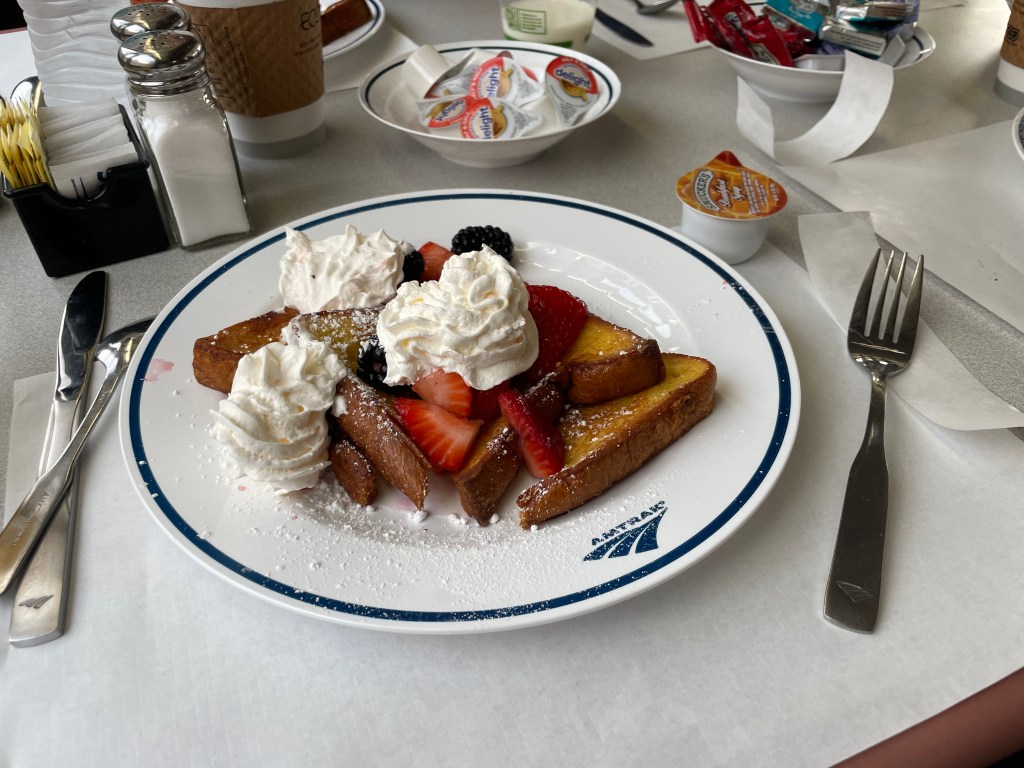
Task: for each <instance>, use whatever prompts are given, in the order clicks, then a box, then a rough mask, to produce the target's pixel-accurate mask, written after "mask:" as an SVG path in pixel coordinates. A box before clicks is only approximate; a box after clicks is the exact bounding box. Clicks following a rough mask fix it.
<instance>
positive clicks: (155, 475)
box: [120, 190, 800, 634]
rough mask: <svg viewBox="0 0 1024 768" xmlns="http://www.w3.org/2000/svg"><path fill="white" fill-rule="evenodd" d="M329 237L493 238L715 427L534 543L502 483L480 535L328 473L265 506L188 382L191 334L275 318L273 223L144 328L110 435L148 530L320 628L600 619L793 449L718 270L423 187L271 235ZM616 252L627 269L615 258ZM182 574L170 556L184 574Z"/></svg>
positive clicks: (741, 504)
mask: <svg viewBox="0 0 1024 768" xmlns="http://www.w3.org/2000/svg"><path fill="white" fill-rule="evenodd" d="M347 224H352V225H354V226H356V227H357V228H358V229H359V230H361V231H364V232H372V231H376V230H378V229H384V230H386V231H387V232H388V233H389V234H390V235H391V236H393V237H395V238H399V239H405V240H408V241H410V242H412V243H414V244H417V245H419V244H422V243H423V242H426V241H430V240H432V241H435V242H445V241H446V240H448V239H450V238H451V236H452V234H454V233H455V232H456V231H458V230H459V229H461V228H462V227H464V226H467V225H471V224H493V225H495V226H499V227H502V228H503V229H505V230H506V231H508V232H509V233H510V234H511V235H512V238H513V240H514V242H515V243H516V254H515V263H516V266H517V267H518V268H519V270H520V272H521V274H522V275H523V278H524V279H525V280H526V281H527V282H532V283H548V284H553V285H558V286H560V287H562V288H564V289H566V290H568V291H570V292H572V293H574V294H575V295H577V296H579V297H580V298H581V299H583V300H584V301H585V302H586V303H587V305H588V307H589V308H590V310H591V311H592V312H594V313H595V314H598V315H600V316H602V317H604V318H606V319H608V320H611V321H612V322H615V323H618V324H619V325H623V326H626V327H628V328H630V329H632V330H633V331H635V332H637V333H640V334H642V335H644V336H649V337H652V338H654V339H657V341H658V342H659V344H660V345H661V348H662V350H663V351H677V352H684V353H687V354H692V355H698V356H701V357H706V358H707V359H709V360H711V361H712V362H713V363H714V364H715V365H716V366H717V369H718V386H717V402H716V405H715V409H714V411H713V412H712V413H711V415H710V416H708V417H707V418H706V419H705V420H703V421H702V422H700V423H699V424H698V425H697V426H696V427H694V428H693V429H692V430H691V431H690V432H688V433H687V434H686V435H684V436H683V437H682V438H681V439H680V440H678V441H677V442H675V443H673V444H672V445H670V446H669V447H668V448H666V449H665V450H664V451H662V452H661V453H660V454H658V455H657V456H655V457H654V458H653V459H651V460H650V461H649V462H648V463H647V464H646V465H644V466H643V467H641V468H640V469H639V470H638V471H637V472H635V473H634V474H633V475H631V476H630V477H628V478H626V479H625V480H623V481H621V482H619V483H618V484H616V485H614V486H613V487H612V488H610V489H609V490H607V491H606V492H605V493H603V494H602V495H600V496H598V497H597V498H595V499H593V500H592V501H590V502H589V503H587V504H585V505H583V506H582V507H580V508H579V509H577V510H574V511H572V512H570V513H568V514H565V515H562V516H561V517H558V518H555V519H553V520H550V521H548V522H546V523H544V524H542V525H540V526H538V527H537V528H536V529H532V530H523V529H521V528H520V526H519V522H518V515H517V512H516V508H515V497H516V495H517V492H518V490H519V489H521V488H524V487H526V485H528V484H529V482H530V478H529V477H528V476H527V475H526V474H525V472H523V473H521V475H520V477H519V478H518V479H517V481H516V484H515V486H514V487H513V488H511V489H510V490H509V492H508V493H507V494H506V496H505V498H504V500H503V501H502V503H501V505H500V507H499V513H498V518H499V519H498V520H497V521H496V522H494V523H493V524H491V525H489V526H484V527H480V526H478V525H477V524H475V523H473V522H470V521H469V520H468V518H466V517H465V516H464V515H463V514H462V512H461V507H460V505H459V502H458V497H457V494H456V492H455V490H454V488H453V487H452V486H451V483H450V482H447V481H446V479H445V478H443V477H436V478H432V483H431V492H430V494H429V496H428V497H427V501H426V504H425V512H426V515H425V516H423V515H422V514H419V513H417V511H416V510H415V509H414V508H413V505H412V504H411V503H410V502H409V501H408V500H407V499H405V497H404V496H402V495H401V494H400V493H398V492H397V491H395V490H394V489H392V488H390V487H384V486H383V484H382V487H381V491H380V495H379V497H378V499H377V501H376V503H375V504H374V505H373V507H372V508H365V507H360V506H358V505H355V504H353V503H352V502H351V501H350V500H349V499H348V497H347V496H346V495H345V494H344V492H343V491H342V490H341V489H340V488H339V487H338V486H337V484H336V483H335V481H334V479H333V477H332V476H331V475H330V472H329V470H328V471H325V474H324V476H323V477H322V478H321V481H320V484H319V485H318V486H317V487H315V488H313V489H310V490H306V491H300V492H297V493H292V494H286V495H274V494H273V493H271V492H270V491H269V490H268V488H267V487H266V486H261V485H260V484H259V483H254V482H249V481H248V480H241V481H238V480H236V481H228V480H226V479H225V478H223V477H222V474H221V465H220V457H219V449H218V446H217V445H216V444H215V442H214V440H213V439H212V438H211V437H210V436H209V428H210V425H211V417H210V412H211V411H213V410H215V409H216V408H217V403H218V401H219V400H220V399H221V398H222V397H223V395H221V394H219V393H217V392H214V391H212V390H208V389H205V388H203V387H201V386H200V385H198V384H197V383H196V382H195V381H194V379H193V376H192V349H193V344H194V342H195V340H196V339H197V338H200V337H203V336H207V335H210V334H212V333H214V332H216V331H217V330H219V329H221V328H224V327H226V326H228V325H231V324H233V323H235V322H238V321H240V320H244V319H246V318H249V317H253V316H256V315H259V314H262V313H264V312H267V311H270V310H273V309H278V308H280V307H281V305H282V300H281V297H280V295H279V294H278V292H277V280H278V274H279V266H278V265H279V260H280V258H281V256H282V255H283V253H284V252H285V245H284V228H281V229H278V230H274V231H272V232H270V233H268V234H266V235H263V236H261V237H259V238H257V239H256V240H253V241H251V242H250V243H248V244H246V245H244V246H242V247H240V248H238V249H236V250H234V251H233V252H231V253H229V254H228V255H227V256H225V257H224V258H223V259H221V260H220V261H219V262H217V263H216V264H214V265H213V266H211V267H210V268H209V269H207V270H206V271H204V272H203V273H202V274H200V275H199V276H198V277H196V278H195V279H194V280H193V281H192V282H190V283H189V284H188V285H187V286H185V288H183V289H182V290H181V291H180V292H179V293H178V295H177V296H175V298H174V299H173V300H172V301H171V302H170V303H169V304H168V305H167V306H166V307H165V308H164V310H163V311H162V312H161V313H160V315H159V316H158V317H157V318H156V320H155V321H154V322H153V325H152V327H151V329H150V331H149V333H148V334H147V336H146V338H145V339H144V341H143V343H142V346H141V348H140V350H139V352H138V353H137V354H136V356H135V359H134V361H133V363H132V367H131V369H130V370H129V373H128V376H127V379H126V382H127V383H126V386H125V389H124V393H123V396H122V400H121V419H120V436H121V441H122V446H123V450H124V454H125V457H126V460H127V464H128V468H129V472H130V474H131V477H132V481H133V485H134V486H135V487H136V489H137V491H138V492H139V495H140V497H141V499H142V501H143V502H144V504H145V506H146V507H147V508H148V509H149V511H150V512H151V513H152V516H153V518H154V520H155V521H156V522H157V524H158V525H159V527H160V528H162V529H163V530H164V531H165V532H166V533H167V534H169V535H170V536H171V538H172V539H173V540H174V541H175V542H176V543H177V544H178V545H180V547H181V548H182V549H183V550H184V551H185V552H186V553H188V554H189V555H190V556H191V557H192V558H193V559H194V560H196V561H197V562H198V563H200V564H201V565H202V566H203V567H205V568H206V569H209V570H210V571H211V572H213V573H214V574H216V575H217V576H220V577H221V578H223V579H226V580H227V581H228V582H230V583H231V584H233V585H235V586H236V587H239V588H240V589H242V590H244V591H245V592H248V593H250V594H252V595H256V596H258V597H260V598H263V599H265V600H269V601H270V602H272V603H274V604H276V605H279V606H282V607H284V608H288V609H291V610H294V611H298V612H300V613H304V614H307V615H309V616H313V617H316V618H319V619H326V620H328V621H331V622H337V623H340V624H346V625H352V626H358V627H367V628H373V629H381V630H392V631H400V632H418V633H437V634H445V633H448V634H455V633H474V632H485V631H491V630H504V629H513V628H522V627H529V626H534V625H538V624H543V623H546V622H552V621H557V620H561V619H567V618H570V617H574V616H578V615H580V614H583V613H587V612H590V611H595V610H598V609H601V608H606V607H608V606H611V605H614V604H616V603H619V602H621V601H623V600H625V599H627V598H630V597H633V596H635V595H638V594H640V593H642V592H644V591H646V590H648V589H651V588H653V587H655V586H657V585H659V584H662V583H663V582H665V581H667V580H668V579H670V578H672V577H674V576H678V575H679V574H680V573H682V572H683V571H685V570H686V569H687V568H689V567H691V566H692V565H694V564H695V563H697V562H698V561H699V560H701V559H702V558H704V557H706V556H708V555H710V554H711V553H712V552H713V551H714V550H715V549H716V548H717V547H718V546H719V545H721V544H722V542H724V541H725V540H726V539H728V538H729V537H730V536H731V535H732V534H734V533H735V532H736V531H737V530H738V529H739V528H740V526H742V525H743V524H744V523H745V522H746V521H747V520H748V519H749V518H750V517H751V515H753V514H754V512H755V510H756V509H757V508H758V506H759V505H760V504H761V502H762V501H763V500H764V499H765V497H766V496H767V495H768V493H769V492H770V491H771V489H772V487H773V486H774V485H775V483H776V481H777V480H778V478H779V476H780V474H781V472H782V470H783V467H784V465H785V464H786V461H787V459H788V457H789V455H790V451H791V449H792V447H793V442H794V440H795V437H796V430H797V423H798V422H799V411H800V385H799V378H798V376H797V370H796V365H795V362H794V358H793V351H792V349H791V347H790V344H789V341H788V339H787V338H786V334H785V332H784V331H783V329H782V327H781V326H780V325H779V322H778V319H777V318H776V316H775V314H774V313H773V312H772V310H771V309H770V308H769V307H768V306H767V305H766V304H765V302H764V300H763V299H761V297H760V296H758V294H757V292H756V291H754V289H753V288H751V287H750V286H749V285H748V284H747V283H746V282H745V281H744V280H743V279H742V278H741V277H740V276H739V275H738V274H737V273H736V272H734V271H733V270H732V269H731V268H730V267H729V266H727V265H726V264H725V263H724V262H722V261H721V260H719V259H718V258H716V257H715V256H714V255H712V254H710V253H708V252H706V251H705V250H702V249H701V248H699V247H698V246H695V245H693V244H691V243H689V242H688V241H686V240H684V239H683V238H681V237H680V235H678V234H677V233H675V232H673V231H672V230H670V229H667V228H665V227H662V226H660V225H658V224H654V223H652V222H649V221H646V220H644V219H640V218H637V217H635V216H633V215H631V214H628V213H625V212H623V211H619V210H615V209H612V208H607V207H604V206H600V205H597V204H594V203H589V202H585V201H582V200H574V199H571V198H565V197H559V196H554V195H543V194H538V193H532V192H511V191H504V190H440V191H432V192H416V193H408V194H403V195H397V196H392V197H384V198H378V199H374V200H368V201H363V202H358V203H352V204H349V205H345V206H342V207H340V208H335V209H332V210H329V211H324V212H321V213H317V214H314V215H312V216H309V217H307V218H304V219H302V220H300V221H297V222H294V223H293V224H292V225H291V226H293V227H295V228H297V229H300V230H303V231H305V232H306V233H307V234H308V235H310V236H311V237H314V238H323V237H327V236H329V235H332V234H336V233H340V232H342V231H343V230H344V228H345V226H346V225H347ZM628 254H642V256H636V257H629V256H627V255H628ZM183 562H184V561H183Z"/></svg>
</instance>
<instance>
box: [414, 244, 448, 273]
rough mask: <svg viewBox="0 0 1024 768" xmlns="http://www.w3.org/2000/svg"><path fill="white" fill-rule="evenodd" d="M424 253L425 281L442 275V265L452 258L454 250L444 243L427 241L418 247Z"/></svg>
mask: <svg viewBox="0 0 1024 768" xmlns="http://www.w3.org/2000/svg"><path fill="white" fill-rule="evenodd" d="M417 250H418V251H419V252H420V253H421V254H422V255H423V276H422V277H421V278H420V280H422V281H423V282H426V281H427V280H437V279H438V278H439V277H440V276H441V267H443V266H444V263H445V262H446V261H448V259H450V258H451V256H452V252H451V251H449V250H448V249H447V248H445V247H444V246H443V245H438V244H437V243H434V242H427V243H424V244H423V245H421V246H420V247H419V248H418V249H417Z"/></svg>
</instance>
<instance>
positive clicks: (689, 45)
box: [591, 0, 706, 59]
mask: <svg viewBox="0 0 1024 768" xmlns="http://www.w3.org/2000/svg"><path fill="white" fill-rule="evenodd" d="M597 7H598V8H600V9H601V10H602V11H604V12H605V13H607V14H608V15H609V16H611V17H613V18H614V19H616V20H618V21H621V22H622V23H623V24H625V25H626V26H627V27H630V28H631V29H633V30H635V31H636V32H639V33H640V34H641V35H643V36H644V37H646V38H647V39H648V40H650V41H651V42H652V43H654V45H652V46H650V47H648V46H644V45H637V44H636V43H633V42H630V41H629V40H626V39H625V38H624V37H621V36H620V35H617V34H616V33H615V32H613V31H612V30H610V29H608V27H606V26H605V25H604V24H602V23H601V22H599V21H595V22H594V31H593V32H592V33H591V34H592V36H593V37H599V38H600V39H601V40H603V41H604V42H606V43H608V44H609V45H613V46H615V47H616V48H618V49H619V50H620V51H625V52H626V53H628V54H629V55H630V56H632V57H633V58H636V59H657V58H659V57H661V56H670V55H672V54H674V53H683V52H685V51H692V50H695V49H697V48H702V47H704V46H705V45H706V43H695V42H694V41H693V33H692V32H691V31H690V22H689V21H687V20H686V12H685V11H684V10H683V4H682V2H678V3H676V4H675V5H673V6H672V7H671V8H668V9H667V10H664V11H662V12H661V13H657V14H653V15H644V14H641V13H639V12H638V11H637V9H636V3H634V2H633V0H599V2H598V4H597Z"/></svg>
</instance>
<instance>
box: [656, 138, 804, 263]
mask: <svg viewBox="0 0 1024 768" xmlns="http://www.w3.org/2000/svg"><path fill="white" fill-rule="evenodd" d="M676 193H677V194H678V196H679V199H680V200H681V201H682V203H683V213H682V225H681V226H680V232H681V233H682V234H683V236H684V237H688V238H689V239H691V240H693V241H694V242H696V243H699V244H700V245H703V246H704V247H705V248H707V249H708V250H710V251H711V252H712V253H714V254H715V255H716V256H718V257H719V258H721V259H722V260H723V261H725V262H726V263H727V264H739V263H740V262H743V261H746V260H747V259H749V258H750V257H751V256H753V255H754V254H755V253H756V252H757V250H758V249H759V248H760V247H761V244H762V243H764V239H765V236H766V235H767V234H768V227H769V225H770V223H771V219H772V218H773V217H774V216H775V215H776V214H778V213H779V212H780V211H781V210H782V209H783V208H784V207H785V205H786V200H787V198H786V191H785V190H784V189H783V188H782V187H781V186H780V185H779V184H778V182H776V181H774V180H772V179H770V178H768V177H767V176H765V175H763V174H760V173H758V172H757V171H753V170H751V169H749V168H745V167H744V166H743V165H741V164H740V162H739V160H737V159H736V156H735V155H734V154H733V153H732V152H722V153H720V154H719V155H717V156H716V157H715V158H714V159H713V160H711V161H710V162H709V163H706V164H705V165H703V166H701V167H700V168H696V169H694V170H693V171H691V172H690V173H688V174H685V175H684V176H682V177H680V179H679V181H678V183H677V184H676Z"/></svg>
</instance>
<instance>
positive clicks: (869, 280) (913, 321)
mask: <svg viewBox="0 0 1024 768" xmlns="http://www.w3.org/2000/svg"><path fill="white" fill-rule="evenodd" d="M896 254H897V251H895V250H892V251H889V254H888V256H886V260H885V270H884V271H883V273H882V285H881V290H880V292H879V294H878V296H877V298H876V299H875V306H874V312H873V313H872V316H871V320H870V324H868V310H869V307H870V305H871V294H872V288H873V287H874V283H875V276H876V273H877V272H878V261H879V259H880V258H881V256H882V249H881V248H879V249H878V250H877V251H875V256H874V258H873V259H872V260H871V265H870V266H869V267H868V270H867V273H866V274H865V275H864V281H863V282H862V283H861V286H860V291H859V292H858V293H857V299H856V301H855V302H854V305H853V315H852V317H851V318H850V330H851V331H854V330H855V331H857V332H858V333H862V334H863V335H864V336H868V337H870V336H875V337H876V338H879V339H881V340H884V341H888V342H892V343H895V342H896V341H897V340H898V341H900V342H903V343H913V341H914V337H915V336H916V335H917V317H918V314H919V310H920V306H921V277H922V272H923V269H924V256H920V257H918V260H917V266H916V267H915V268H914V274H913V277H912V278H911V281H910V288H909V290H908V294H907V301H906V304H905V306H904V308H903V313H902V322H901V325H900V326H899V328H897V325H896V321H897V315H898V313H899V309H900V303H901V302H900V293H901V291H902V290H903V276H904V273H905V272H906V266H907V252H906V251H902V252H900V257H899V261H898V262H897V259H896ZM894 266H895V267H896V276H895V279H894V280H895V283H896V288H895V291H894V292H893V295H892V298H891V299H890V302H889V313H888V316H887V318H886V321H885V329H884V332H883V330H882V313H883V311H884V307H885V300H886V294H887V292H888V287H889V281H890V280H891V279H893V267H894Z"/></svg>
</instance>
